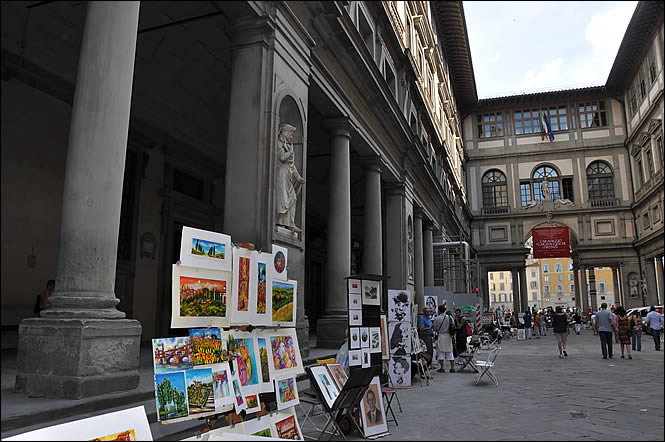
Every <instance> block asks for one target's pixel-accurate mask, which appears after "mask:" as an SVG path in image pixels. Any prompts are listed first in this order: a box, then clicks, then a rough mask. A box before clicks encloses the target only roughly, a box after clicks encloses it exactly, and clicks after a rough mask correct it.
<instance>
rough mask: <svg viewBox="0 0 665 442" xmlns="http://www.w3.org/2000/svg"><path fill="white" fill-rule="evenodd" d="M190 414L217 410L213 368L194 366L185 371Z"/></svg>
mask: <svg viewBox="0 0 665 442" xmlns="http://www.w3.org/2000/svg"><path fill="white" fill-rule="evenodd" d="M185 374H186V378H187V404H188V406H189V415H190V416H191V415H194V414H201V413H208V412H211V411H215V396H214V393H213V385H212V369H210V368H194V369H191V370H187V371H186V372H185Z"/></svg>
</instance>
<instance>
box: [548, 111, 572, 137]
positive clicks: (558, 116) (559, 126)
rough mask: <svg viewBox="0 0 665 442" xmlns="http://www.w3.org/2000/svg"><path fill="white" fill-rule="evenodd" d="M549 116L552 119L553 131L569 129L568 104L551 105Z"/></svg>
mask: <svg viewBox="0 0 665 442" xmlns="http://www.w3.org/2000/svg"><path fill="white" fill-rule="evenodd" d="M547 116H548V118H549V120H550V127H551V128H552V131H556V130H568V115H567V114H566V106H563V105H561V106H550V108H549V110H548V115H547Z"/></svg>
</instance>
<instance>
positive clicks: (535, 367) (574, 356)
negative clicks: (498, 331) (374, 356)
mask: <svg viewBox="0 0 665 442" xmlns="http://www.w3.org/2000/svg"><path fill="white" fill-rule="evenodd" d="M501 347H502V349H501V353H500V354H499V356H498V358H497V361H496V364H497V365H496V369H495V372H496V374H497V378H498V380H499V386H498V387H495V386H494V383H493V382H492V381H491V380H490V379H488V378H487V377H486V376H485V377H483V379H482V380H481V381H480V384H479V385H474V382H475V380H476V378H477V376H478V375H477V374H475V373H472V372H471V371H469V370H468V369H466V370H465V371H464V372H462V373H459V372H458V373H449V372H448V371H447V370H448V363H446V373H437V372H433V376H434V383H433V384H432V385H430V386H426V385H425V384H423V386H422V387H421V386H420V385H419V384H418V382H417V381H416V382H415V385H414V386H413V387H412V388H410V389H407V390H400V391H399V393H398V396H399V400H400V402H401V404H402V409H403V412H402V413H399V412H398V410H397V407H395V412H396V416H397V420H398V422H399V426H395V425H394V424H393V423H390V424H389V430H390V432H391V434H390V435H389V436H387V437H384V438H382V439H383V440H636V441H644V440H660V441H662V440H663V436H664V434H665V428H664V419H665V417H664V416H665V415H664V404H663V401H664V393H663V387H664V385H663V384H664V380H663V374H664V373H663V371H664V370H663V368H664V366H665V364H664V359H663V353H664V352H663V351H660V352H656V351H655V350H654V342H653V338H652V337H651V336H643V337H642V351H641V352H633V359H632V360H629V359H621V358H620V355H621V352H620V350H619V348H618V344H613V348H614V358H613V359H607V360H604V359H602V356H601V351H600V339H599V337H598V336H594V334H593V332H592V330H583V331H582V333H581V335H579V336H578V335H575V334H574V333H572V332H571V335H570V336H569V337H568V349H567V350H568V358H564V359H560V358H559V354H558V350H557V344H556V339H555V337H554V335H553V334H551V333H548V335H547V336H545V337H542V338H540V339H536V338H533V339H531V340H526V341H517V340H514V339H513V340H509V341H504V342H502V344H501ZM661 348H662V347H661ZM486 357H487V352H486V351H483V352H482V353H481V354H480V359H481V360H482V359H485V358H486ZM627 357H628V356H627V355H626V358H627ZM311 429H312V428H311V427H309V426H306V427H305V428H303V431H305V432H306V433H308V434H313V433H310V431H311ZM354 436H357V434H355V435H354ZM354 439H357V438H354Z"/></svg>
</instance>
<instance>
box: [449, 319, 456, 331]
mask: <svg viewBox="0 0 665 442" xmlns="http://www.w3.org/2000/svg"><path fill="white" fill-rule="evenodd" d="M455 331H456V329H455V320H454V319H453V318H451V317H450V316H448V333H450V336H455Z"/></svg>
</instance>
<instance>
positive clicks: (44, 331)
mask: <svg viewBox="0 0 665 442" xmlns="http://www.w3.org/2000/svg"><path fill="white" fill-rule="evenodd" d="M141 331H142V328H141V324H140V323H139V321H136V320H131V319H116V320H112V319H46V318H30V319H24V320H23V321H21V323H20V325H19V342H18V356H17V368H18V374H17V376H16V384H15V391H16V392H20V393H28V394H30V395H34V396H46V397H54V398H65V399H82V398H86V397H90V396H97V395H100V394H105V393H111V392H115V391H126V390H132V389H135V388H137V387H138V385H139V372H138V369H139V364H140V359H139V353H140V345H141Z"/></svg>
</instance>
